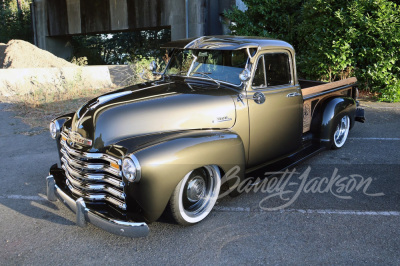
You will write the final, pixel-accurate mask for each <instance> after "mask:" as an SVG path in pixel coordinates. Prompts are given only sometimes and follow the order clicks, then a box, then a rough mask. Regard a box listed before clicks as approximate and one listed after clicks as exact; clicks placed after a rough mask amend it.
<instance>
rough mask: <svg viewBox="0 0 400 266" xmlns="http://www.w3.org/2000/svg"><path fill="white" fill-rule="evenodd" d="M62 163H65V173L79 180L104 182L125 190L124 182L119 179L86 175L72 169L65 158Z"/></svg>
mask: <svg viewBox="0 0 400 266" xmlns="http://www.w3.org/2000/svg"><path fill="white" fill-rule="evenodd" d="M61 160H62V162H63V163H64V164H63V165H62V168H63V169H64V171H68V173H69V174H70V175H71V176H73V177H75V178H79V179H83V180H84V181H89V182H90V181H92V182H94V181H103V182H105V183H108V184H110V185H113V186H115V187H119V188H124V186H125V184H124V182H122V181H120V180H118V179H117V178H114V177H112V176H110V175H106V174H86V173H81V172H79V171H78V170H76V169H75V168H73V167H71V166H70V165H69V164H68V162H67V160H65V159H64V158H62V159H61Z"/></svg>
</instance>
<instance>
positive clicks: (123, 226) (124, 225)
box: [46, 175, 149, 237]
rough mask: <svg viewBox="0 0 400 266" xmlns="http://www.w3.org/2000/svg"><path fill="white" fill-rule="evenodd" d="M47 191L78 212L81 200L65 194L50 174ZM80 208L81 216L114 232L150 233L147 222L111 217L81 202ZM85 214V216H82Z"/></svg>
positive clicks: (130, 235)
mask: <svg viewBox="0 0 400 266" xmlns="http://www.w3.org/2000/svg"><path fill="white" fill-rule="evenodd" d="M46 179H47V191H50V192H52V193H53V194H52V195H49V194H48V195H47V197H48V198H49V199H50V198H54V199H55V198H56V197H57V198H58V199H60V201H61V202H62V203H64V204H65V205H66V206H67V207H69V208H70V209H71V210H72V211H73V212H74V213H77V212H78V204H79V202H82V200H81V201H79V199H78V201H74V200H73V199H72V198H71V197H69V196H68V195H67V194H65V193H64V192H63V191H62V190H61V189H60V188H59V187H58V186H57V184H55V181H54V177H53V176H52V175H49V176H48V177H47V178H46ZM80 207H83V208H79V212H80V213H79V214H76V215H77V216H78V217H79V218H81V219H82V218H83V217H84V220H85V221H87V222H90V223H92V224H93V225H95V226H97V227H99V228H101V229H103V230H105V231H107V232H109V233H112V234H116V235H120V236H126V237H145V236H147V235H148V234H149V227H148V225H147V224H146V223H143V222H141V223H136V222H126V221H120V220H115V219H111V218H108V217H105V216H104V215H101V214H99V213H96V212H93V211H92V210H90V209H89V208H87V207H86V205H85V204H81V205H80ZM82 214H83V216H82ZM81 225H82V223H81Z"/></svg>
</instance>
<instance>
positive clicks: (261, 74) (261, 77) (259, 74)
mask: <svg viewBox="0 0 400 266" xmlns="http://www.w3.org/2000/svg"><path fill="white" fill-rule="evenodd" d="M264 66H265V63H264V56H263V55H262V56H261V57H260V58H259V59H258V63H257V68H256V72H255V73H254V78H253V83H252V85H253V87H265V86H267V80H266V78H265V69H264Z"/></svg>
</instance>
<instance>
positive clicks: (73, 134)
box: [68, 132, 92, 146]
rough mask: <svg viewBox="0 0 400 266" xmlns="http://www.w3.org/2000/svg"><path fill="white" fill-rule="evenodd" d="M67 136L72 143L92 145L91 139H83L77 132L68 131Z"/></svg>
mask: <svg viewBox="0 0 400 266" xmlns="http://www.w3.org/2000/svg"><path fill="white" fill-rule="evenodd" d="M68 137H69V139H70V140H71V141H72V144H79V145H84V146H92V140H90V139H85V138H84V137H82V135H81V134H79V133H78V132H69V134H68Z"/></svg>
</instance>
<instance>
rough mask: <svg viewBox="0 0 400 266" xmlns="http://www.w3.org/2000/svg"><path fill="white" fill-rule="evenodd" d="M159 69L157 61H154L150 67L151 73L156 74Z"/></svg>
mask: <svg viewBox="0 0 400 266" xmlns="http://www.w3.org/2000/svg"><path fill="white" fill-rule="evenodd" d="M157 68H158V66H157V63H156V61H152V62H151V63H150V66H149V70H150V71H151V72H153V73H154V72H156V71H157Z"/></svg>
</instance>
